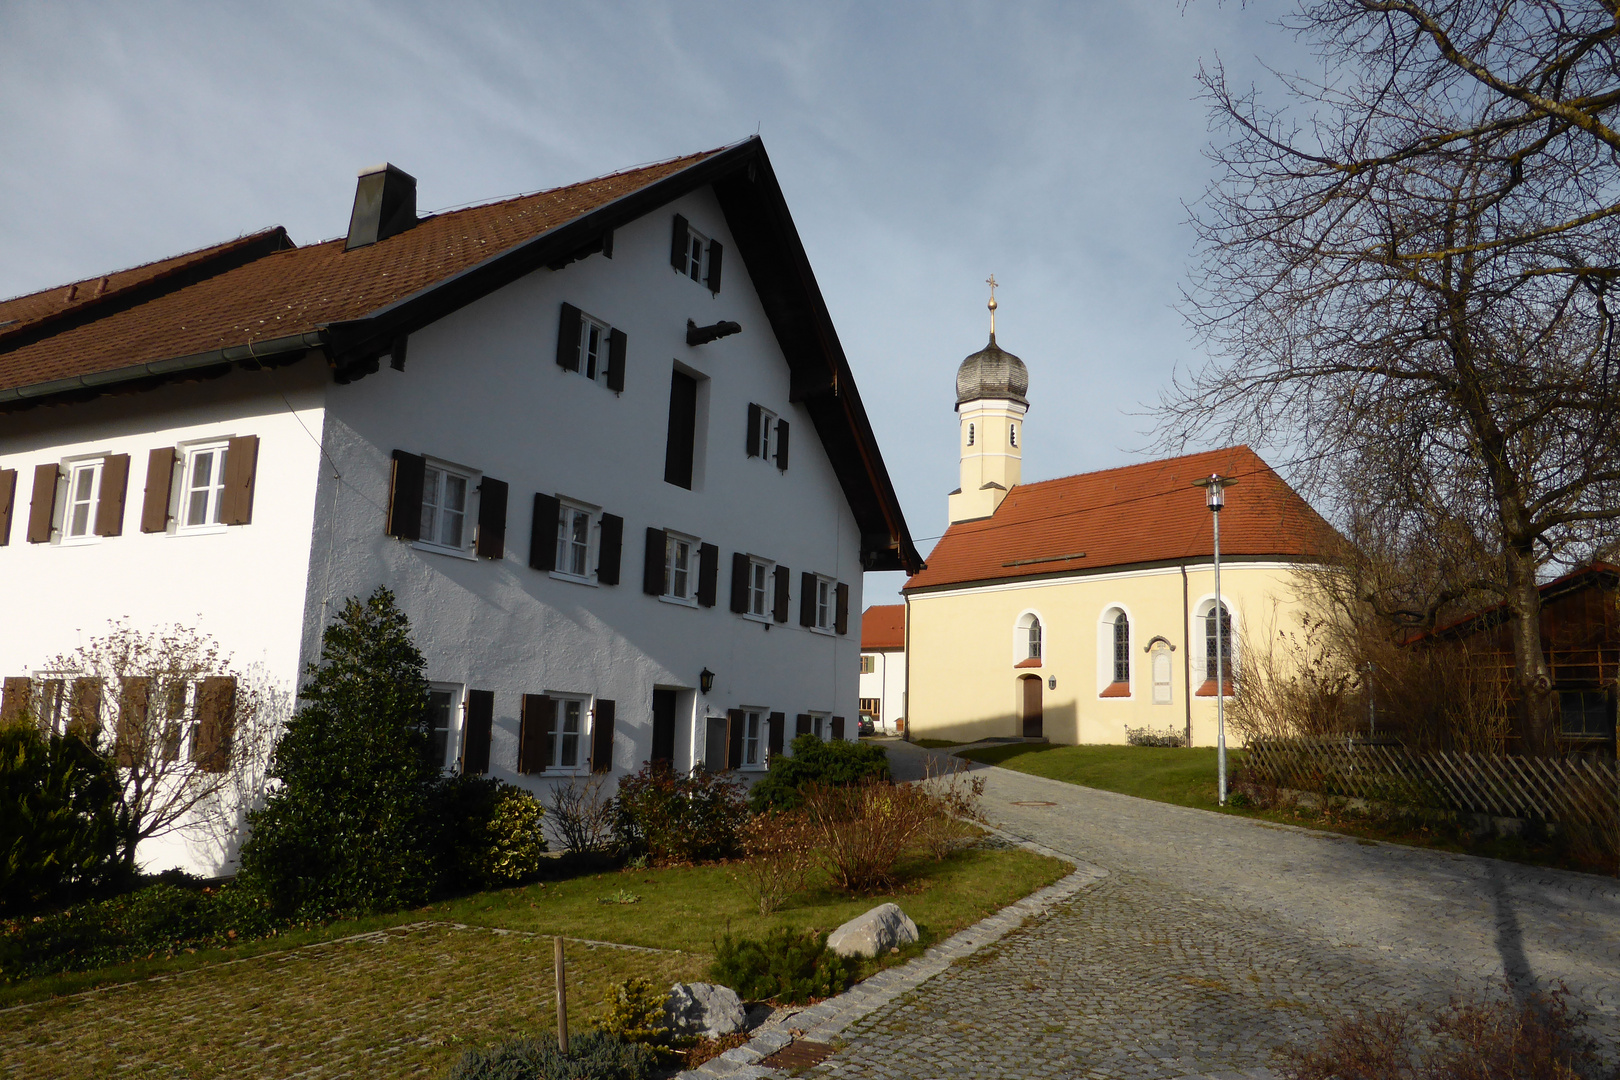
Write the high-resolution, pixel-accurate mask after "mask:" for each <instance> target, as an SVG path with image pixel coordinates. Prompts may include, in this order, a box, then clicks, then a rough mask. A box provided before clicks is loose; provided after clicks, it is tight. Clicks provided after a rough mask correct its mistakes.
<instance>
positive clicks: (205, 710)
mask: <svg viewBox="0 0 1620 1080" xmlns="http://www.w3.org/2000/svg"><path fill="white" fill-rule="evenodd" d="M229 463H230V462H229V459H227V461H226V464H227V466H228V465H229ZM235 733H236V680H235V679H233V678H231V677H230V676H228V675H226V676H216V677H214V678H208V679H204V680H203V681H202V682H201V683H199V684H198V685H197V737H196V739H195V740H194V741H193V742H192V744H191V760H192V761H194V762H196V763H197V764H198V765H199V766H201V767H202V769H203V771H204V772H211V773H223V772H229V771H230V769H231V736H232V735H234V734H235Z"/></svg>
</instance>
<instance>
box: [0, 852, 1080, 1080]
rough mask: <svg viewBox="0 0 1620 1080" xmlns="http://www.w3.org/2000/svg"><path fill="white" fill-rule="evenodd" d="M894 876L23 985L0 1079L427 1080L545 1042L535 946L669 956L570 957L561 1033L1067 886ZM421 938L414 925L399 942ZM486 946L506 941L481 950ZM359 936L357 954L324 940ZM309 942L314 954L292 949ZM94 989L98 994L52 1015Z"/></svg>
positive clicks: (712, 883)
mask: <svg viewBox="0 0 1620 1080" xmlns="http://www.w3.org/2000/svg"><path fill="white" fill-rule="evenodd" d="M909 869H911V870H912V871H913V876H912V877H911V878H910V880H909V882H908V883H907V885H906V886H905V887H903V888H902V889H900V890H897V891H895V892H893V893H889V894H885V895H881V896H871V897H862V898H858V899H851V898H848V897H845V896H843V895H841V894H839V893H836V892H833V891H832V890H830V889H827V888H825V887H822V888H816V889H812V890H810V891H808V892H805V893H802V894H800V895H799V896H797V897H795V898H793V900H792V901H790V903H789V906H788V907H786V908H785V909H784V910H782V911H780V912H777V913H776V914H774V915H769V916H762V915H760V914H759V911H758V909H757V907H756V906H755V905H754V903H753V901H752V900H751V899H750V898H749V897H748V895H747V894H746V892H745V891H744V890H743V888H742V886H741V885H740V884H739V882H738V881H737V879H736V878H735V877H734V876H733V875H734V872H735V870H736V868H735V867H732V866H727V865H724V864H721V865H713V866H699V867H674V868H669V869H662V870H641V871H631V870H624V871H605V872H601V873H584V874H576V875H573V876H560V877H557V878H554V879H552V880H547V881H542V882H537V883H535V884H533V885H528V886H524V887H520V888H515V889H506V890H501V891H497V892H487V893H479V894H475V895H472V896H467V897H462V898H460V899H456V900H450V901H446V902H444V903H439V904H433V905H431V906H429V907H425V908H419V909H416V910H414V911H407V912H399V913H396V914H394V915H388V916H379V917H375V918H370V919H357V920H346V921H342V922H335V923H332V924H330V925H328V926H325V927H319V928H312V929H308V930H299V931H294V932H292V933H287V934H283V935H280V936H279V937H277V938H272V939H267V940H265V941H259V942H253V943H249V944H244V945H239V946H233V947H231V948H228V949H217V950H205V951H202V952H198V953H195V954H189V955H182V956H178V957H175V958H173V959H162V958H153V959H151V960H145V961H141V962H139V963H136V964H132V965H121V966H119V967H117V968H111V969H103V970H101V971H96V972H84V973H78V974H73V975H65V976H59V977H55V978H51V979H35V980H32V981H30V982H26V983H19V984H14V985H12V986H9V987H5V988H4V992H3V999H4V1000H3V1003H4V1004H6V1005H11V1006H20V1007H13V1008H11V1009H9V1010H8V1011H6V1012H4V1013H0V1060H4V1061H5V1062H6V1065H7V1076H18V1077H34V1076H39V1077H66V1078H76V1077H92V1076H96V1077H99V1076H105V1075H109V1074H111V1073H112V1072H114V1071H117V1070H123V1071H126V1072H128V1073H129V1074H130V1075H147V1074H153V1075H156V1074H159V1073H161V1074H162V1075H184V1076H190V1077H211V1076H239V1075H271V1074H273V1075H290V1074H291V1073H294V1072H297V1071H299V1070H300V1069H302V1068H307V1067H308V1064H309V1062H310V1061H312V1060H317V1059H318V1060H319V1061H320V1063H321V1064H322V1065H323V1066H325V1068H326V1069H327V1070H329V1071H331V1072H333V1073H334V1074H336V1073H350V1072H353V1073H364V1074H366V1075H367V1076H368V1077H371V1078H373V1080H382V1078H385V1077H393V1076H406V1075H415V1076H421V1075H427V1076H433V1075H438V1074H439V1073H441V1072H442V1071H443V1070H444V1069H446V1068H448V1067H449V1065H450V1063H451V1062H453V1061H454V1060H456V1058H457V1057H459V1055H460V1053H461V1052H462V1050H463V1049H464V1048H465V1047H466V1046H468V1045H474V1044H481V1043H488V1042H493V1041H496V1040H499V1039H504V1038H510V1037H514V1036H516V1035H523V1034H534V1033H536V1032H538V1031H541V1030H544V1029H546V1028H549V1027H551V1026H552V1025H554V1024H555V1020H556V1018H555V1013H554V1005H555V1003H554V1001H553V999H552V996H551V990H550V986H551V977H552V976H551V949H552V943H551V940H550V935H553V934H559V933H560V934H563V935H564V936H566V937H569V938H572V939H594V940H598V941H610V942H617V943H621V944H628V945H639V946H644V947H646V948H651V949H660V950H681V951H680V952H673V951H664V952H640V951H633V950H626V949H611V948H594V949H593V948H589V947H587V946H585V945H583V944H581V943H579V942H578V941H577V940H576V941H575V942H574V943H572V944H570V945H569V946H568V949H569V964H570V967H569V974H570V998H569V1010H568V1012H569V1020H570V1024H571V1025H572V1026H574V1027H575V1028H576V1030H577V1029H581V1028H582V1027H583V1026H585V1025H587V1024H588V1020H589V1016H590V1015H591V1014H592V1013H595V1012H599V1011H601V1009H602V1005H603V1000H604V996H605V994H606V990H607V987H608V986H609V985H610V984H611V983H614V982H617V981H620V980H623V979H626V978H629V977H631V976H634V975H644V976H646V977H648V978H652V979H653V980H654V981H655V983H657V984H660V985H668V984H669V983H671V982H675V981H679V980H693V979H701V978H703V977H704V976H703V973H704V971H705V969H706V968H707V966H708V963H709V960H710V955H709V954H710V950H711V949H712V946H713V942H714V940H715V939H716V938H718V937H719V935H720V934H721V933H723V932H725V931H726V930H727V929H728V928H729V929H730V931H731V933H733V934H734V935H739V936H750V937H758V936H762V935H763V933H764V932H765V930H766V929H768V928H769V927H773V926H778V925H788V926H793V927H797V928H815V929H818V930H828V929H831V928H833V927H835V926H837V925H838V924H839V923H841V922H844V921H846V920H847V919H850V918H852V917H854V916H855V915H858V914H860V913H861V912H863V911H865V910H867V909H868V908H870V907H872V906H873V905H875V904H878V903H882V902H883V901H885V900H893V901H894V902H896V903H898V904H900V905H901V907H903V908H904V909H905V910H906V913H907V914H908V915H910V916H911V917H912V918H913V920H915V921H916V923H917V924H918V928H919V930H921V931H922V934H923V941H922V942H920V943H919V944H918V945H915V946H912V947H911V948H909V949H907V950H905V951H904V952H903V953H902V954H901V955H899V956H891V957H884V958H880V959H879V960H878V961H876V962H873V963H870V964H868V965H866V967H865V969H864V970H863V975H865V974H869V973H870V972H871V971H873V970H876V969H877V968H879V967H883V966H888V965H889V964H892V963H897V962H901V961H903V960H905V959H908V958H909V957H911V956H914V955H916V954H917V953H918V952H920V951H921V950H922V949H923V948H925V947H926V946H927V945H928V944H930V943H932V942H934V941H937V940H939V939H941V938H944V937H948V936H949V935H951V934H953V933H955V932H956V931H957V930H960V929H962V928H964V927H966V926H969V925H971V924H972V923H974V922H976V921H978V920H979V919H981V918H983V917H985V916H986V915H989V914H991V913H993V912H995V911H997V910H999V909H1000V908H1002V907H1005V906H1006V905H1007V904H1009V903H1012V902H1013V901H1014V900H1017V899H1019V898H1020V897H1023V896H1026V895H1028V894H1029V893H1030V892H1033V891H1034V890H1035V889H1038V888H1040V887H1042V886H1044V885H1047V884H1050V883H1051V882H1053V881H1056V880H1058V879H1059V878H1061V877H1063V876H1064V875H1065V874H1067V873H1068V872H1069V871H1070V869H1071V867H1070V866H1069V865H1068V864H1067V863H1064V862H1062V861H1060V860H1057V859H1049V858H1045V857H1043V856H1039V855H1035V854H1033V853H1031V852H1026V851H1023V850H996V849H988V848H972V849H968V850H966V851H962V852H958V853H957V854H955V855H953V856H951V857H950V858H949V859H947V860H945V861H944V862H940V863H933V862H931V861H928V862H919V863H917V864H916V865H914V866H913V867H911V868H909ZM632 897H633V898H634V900H633V901H632V902H624V901H626V900H630V898H632ZM604 900H607V901H611V902H606V903H604V902H603V901H604ZM424 922H428V923H431V924H432V925H428V926H422V927H409V926H408V924H412V923H424ZM449 923H462V924H466V925H467V926H469V927H471V928H472V929H463V930H457V929H455V928H453V927H451V926H448V925H445V924H449ZM502 930H504V931H521V932H522V933H505V934H502V933H495V932H492V931H502ZM357 934H367V935H370V936H368V937H364V938H362V939H360V940H353V941H343V942H337V941H336V940H335V939H339V938H348V937H353V936H354V935H357ZM530 935H535V936H530ZM321 942H327V943H329V944H325V945H323V946H322V947H319V948H301V947H300V946H309V945H315V944H319V943H321ZM231 961H239V962H231ZM96 986H103V987H106V988H107V989H105V990H104V992H102V993H97V994H90V995H84V996H77V997H72V998H64V997H60V996H57V995H63V994H70V993H73V992H75V991H82V990H86V989H89V988H92V987H96ZM300 1063H302V1064H300Z"/></svg>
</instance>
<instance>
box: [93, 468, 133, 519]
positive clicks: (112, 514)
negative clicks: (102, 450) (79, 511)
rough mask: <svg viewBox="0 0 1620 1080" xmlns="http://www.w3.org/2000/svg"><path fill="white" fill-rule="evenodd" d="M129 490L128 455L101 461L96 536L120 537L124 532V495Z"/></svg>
mask: <svg viewBox="0 0 1620 1080" xmlns="http://www.w3.org/2000/svg"><path fill="white" fill-rule="evenodd" d="M128 490H129V455H128V454H108V455H107V456H106V457H104V458H102V459H101V495H100V497H99V498H98V499H97V501H96V535H97V536H121V535H123V532H124V493H125V492H126V491H128Z"/></svg>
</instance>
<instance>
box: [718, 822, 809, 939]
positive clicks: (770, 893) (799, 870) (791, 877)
mask: <svg viewBox="0 0 1620 1080" xmlns="http://www.w3.org/2000/svg"><path fill="white" fill-rule="evenodd" d="M816 836H817V833H816V830H815V828H814V827H813V826H812V825H811V823H810V819H809V817H808V815H807V814H806V813H805V812H804V811H803V810H802V809H801V810H791V811H788V812H786V813H782V812H777V811H769V812H766V813H763V814H755V815H754V816H753V817H751V818H749V820H748V824H746V825H744V826H743V830H742V848H743V855H744V859H743V861H742V862H740V863H738V864H736V870H735V871H734V873H733V876H734V877H736V879H737V880H738V881H739V882H741V883H742V886H743V888H744V889H745V890H747V892H748V895H749V896H751V897H753V898H754V901H755V902H756V903H757V904H758V905H759V913H760V914H761V915H769V914H770V913H771V912H773V911H779V910H781V907H782V905H783V904H784V903H786V902H787V900H788V898H789V897H790V896H793V895H794V894H795V893H798V892H801V891H803V890H804V888H805V886H806V885H808V884H809V881H810V875H811V874H812V873H813V872H814V870H815V869H816Z"/></svg>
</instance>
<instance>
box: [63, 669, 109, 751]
mask: <svg viewBox="0 0 1620 1080" xmlns="http://www.w3.org/2000/svg"><path fill="white" fill-rule="evenodd" d="M68 729H69V730H70V731H78V732H82V733H83V734H84V735H86V736H87V739H88V740H89V741H93V740H94V739H95V737H96V733H97V732H99V731H100V730H101V680H100V679H93V678H92V679H74V680H73V697H72V698H71V699H69V701H68Z"/></svg>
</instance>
